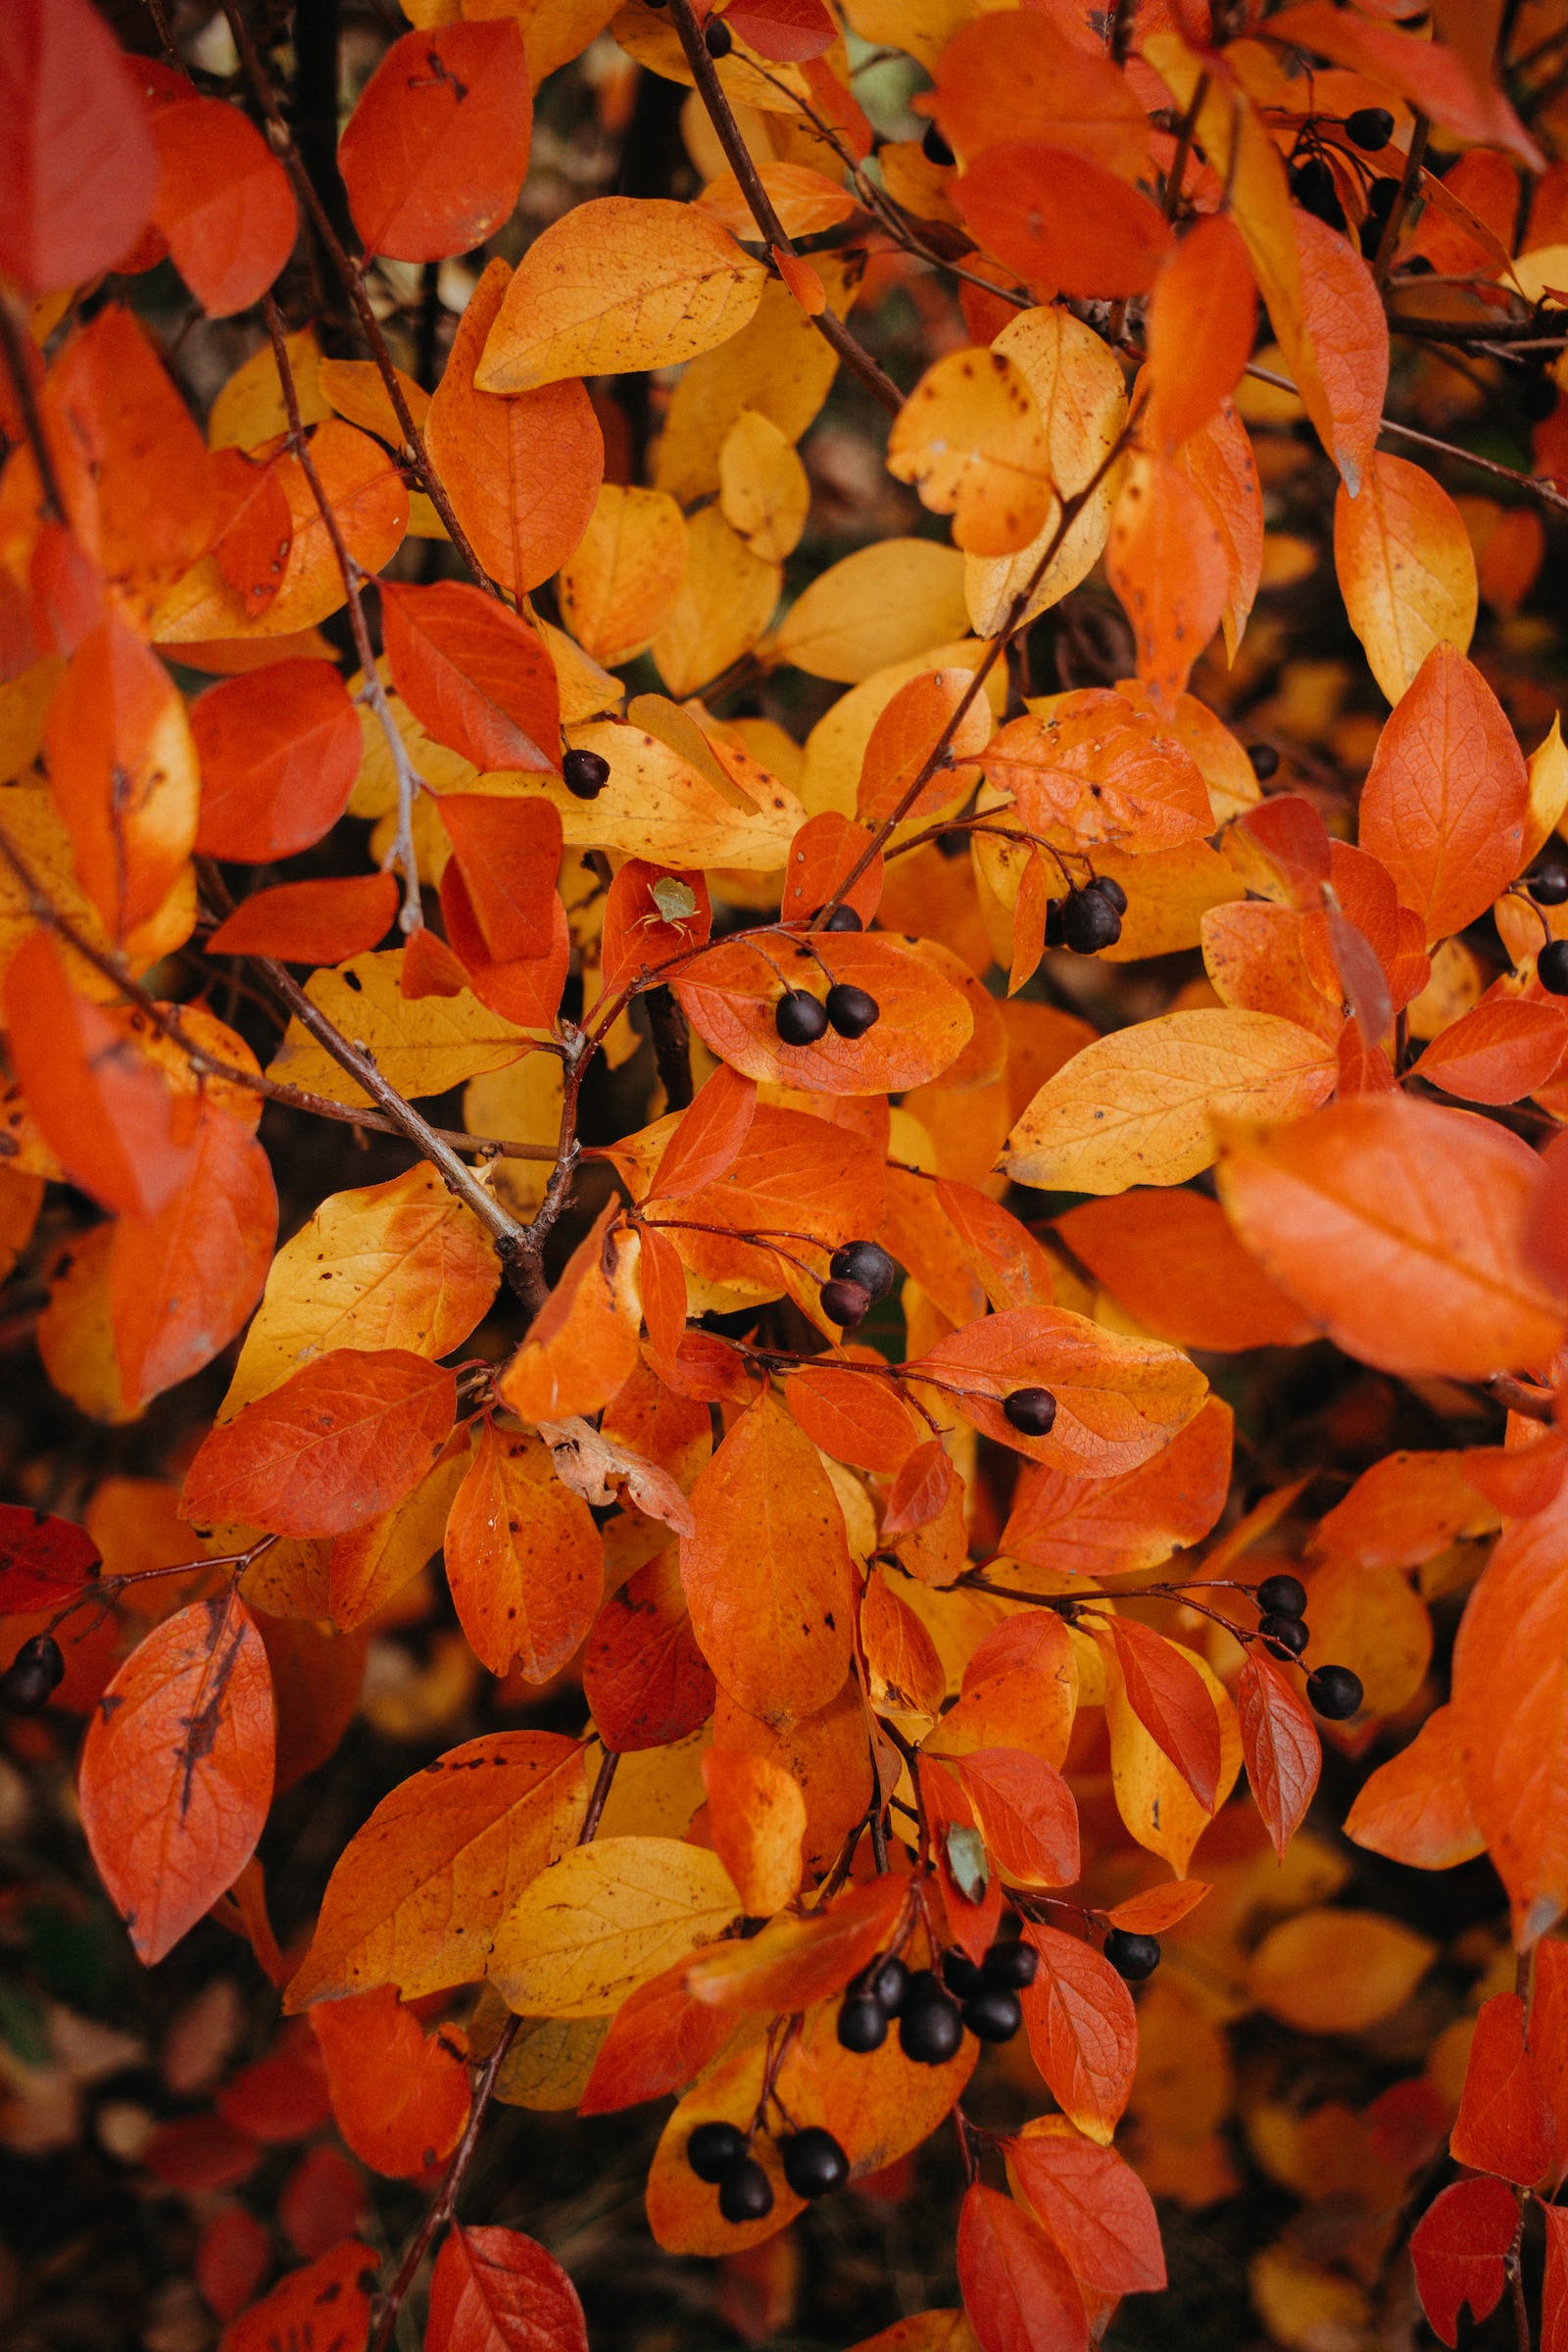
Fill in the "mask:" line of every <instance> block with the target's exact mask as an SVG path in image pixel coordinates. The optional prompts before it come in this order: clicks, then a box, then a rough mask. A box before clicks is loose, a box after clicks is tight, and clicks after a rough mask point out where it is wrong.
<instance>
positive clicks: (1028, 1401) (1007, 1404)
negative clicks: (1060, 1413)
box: [1002, 1389, 1056, 1438]
mask: <svg viewBox="0 0 1568 2352" xmlns="http://www.w3.org/2000/svg"><path fill="white" fill-rule="evenodd" d="M1002 1411H1003V1416H1004V1418H1005V1420H1007V1421H1010V1422H1011V1424H1012V1426H1013V1428H1014V1429H1015V1430H1017V1431H1018V1432H1019V1433H1020V1435H1021V1436H1023V1437H1026V1438H1044V1437H1048V1436H1049V1435H1050V1433H1051V1425H1052V1423H1053V1422H1054V1420H1055V1418H1056V1399H1055V1398H1054V1397H1053V1395H1052V1394H1051V1391H1050V1390H1049V1389H1014V1390H1013V1392H1012V1394H1011V1396H1010V1397H1004V1398H1003V1399H1002Z"/></svg>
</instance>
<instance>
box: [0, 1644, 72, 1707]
mask: <svg viewBox="0 0 1568 2352" xmlns="http://www.w3.org/2000/svg"><path fill="white" fill-rule="evenodd" d="M65 1671H66V1661H65V1659H64V1658H63V1657H62V1656H61V1654H60V1644H59V1642H57V1641H56V1640H55V1638H54V1636H53V1635H52V1634H33V1635H31V1636H30V1637H29V1639H28V1640H27V1641H25V1642H24V1643H23V1644H22V1647H21V1648H20V1649H19V1650H18V1652H17V1654H16V1656H15V1657H14V1658H13V1659H12V1661H11V1663H10V1665H9V1666H8V1667H7V1668H6V1670H5V1672H4V1674H0V1707H5V1708H9V1710H10V1712H11V1713H12V1714H13V1715H36V1714H38V1713H39V1711H40V1710H41V1709H42V1708H44V1707H46V1706H47V1705H48V1703H49V1693H50V1692H51V1691H54V1690H55V1689H57V1688H58V1686H59V1683H60V1681H61V1678H62V1676H63V1675H64V1674H65Z"/></svg>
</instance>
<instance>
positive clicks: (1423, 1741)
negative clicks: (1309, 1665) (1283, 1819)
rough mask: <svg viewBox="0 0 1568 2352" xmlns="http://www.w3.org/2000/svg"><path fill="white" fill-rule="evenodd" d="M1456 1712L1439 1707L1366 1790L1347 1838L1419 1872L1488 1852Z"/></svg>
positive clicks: (1445, 1867) (1354, 1807)
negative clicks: (1466, 1776) (1474, 1809)
mask: <svg viewBox="0 0 1568 2352" xmlns="http://www.w3.org/2000/svg"><path fill="white" fill-rule="evenodd" d="M1462 1763H1463V1759H1462V1756H1461V1754H1460V1750H1459V1745H1458V1738H1457V1733H1456V1729H1455V1721H1454V1712H1453V1709H1452V1708H1451V1707H1449V1706H1443V1707H1437V1708H1434V1710H1433V1712H1432V1713H1431V1714H1430V1715H1429V1716H1428V1717H1427V1720H1426V1722H1425V1723H1424V1724H1423V1725H1422V1726H1421V1729H1420V1730H1419V1732H1417V1734H1416V1736H1415V1738H1414V1739H1413V1740H1411V1742H1410V1744H1409V1746H1408V1747H1405V1748H1401V1749H1400V1751H1399V1753H1398V1754H1397V1756H1394V1757H1392V1758H1391V1759H1390V1761H1389V1762H1388V1763H1387V1764H1380V1765H1379V1766H1378V1768H1377V1770H1376V1772H1374V1773H1373V1774H1371V1776H1370V1777H1369V1778H1368V1779H1367V1780H1366V1781H1365V1782H1364V1783H1363V1784H1362V1787H1361V1789H1360V1790H1359V1792H1358V1794H1357V1796H1356V1799H1355V1802H1354V1804H1353V1805H1352V1806H1351V1807H1350V1810H1349V1813H1348V1816H1347V1817H1346V1823H1345V1834H1346V1836H1347V1837H1348V1838H1354V1840H1355V1842H1356V1844H1357V1845H1364V1846H1365V1847H1366V1848H1367V1850H1368V1852H1369V1853H1374V1854H1387V1855H1388V1856H1389V1858H1390V1860H1391V1861H1394V1862H1404V1863H1407V1864H1408V1865H1409V1866H1410V1867H1411V1868H1412V1869H1415V1870H1449V1869H1451V1868H1452V1867H1453V1865H1454V1864H1455V1863H1456V1862H1468V1861H1470V1860H1472V1859H1473V1857H1474V1856H1475V1855H1477V1854H1479V1853H1481V1852H1483V1851H1484V1850H1485V1845H1486V1840H1485V1839H1484V1838H1483V1837H1482V1835H1481V1832H1480V1831H1479V1830H1478V1829H1477V1828H1476V1825H1475V1819H1474V1816H1473V1815H1472V1813H1471V1811H1470V1802H1469V1798H1468V1797H1467V1795H1466V1793H1465V1786H1464V1780H1463V1775H1462Z"/></svg>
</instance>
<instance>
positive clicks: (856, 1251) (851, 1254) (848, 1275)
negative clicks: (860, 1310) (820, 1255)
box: [827, 1242, 899, 1299]
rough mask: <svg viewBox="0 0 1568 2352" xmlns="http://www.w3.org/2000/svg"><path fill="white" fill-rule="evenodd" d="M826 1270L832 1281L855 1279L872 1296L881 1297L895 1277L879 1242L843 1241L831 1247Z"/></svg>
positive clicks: (889, 1259)
mask: <svg viewBox="0 0 1568 2352" xmlns="http://www.w3.org/2000/svg"><path fill="white" fill-rule="evenodd" d="M827 1270H828V1272H829V1273H830V1274H831V1275H832V1277H833V1279H834V1281H835V1282H858V1284H859V1285H860V1288H861V1289H862V1290H865V1291H869V1292H870V1294H871V1296H872V1298H873V1299H885V1298H886V1297H887V1295H888V1293H889V1291H891V1290H892V1288H893V1285H894V1284H895V1283H896V1282H897V1280H898V1278H899V1269H898V1267H897V1266H896V1265H895V1264H894V1262H893V1260H892V1258H891V1257H889V1255H888V1253H887V1251H886V1250H884V1249H883V1247H882V1245H881V1243H880V1242H846V1243H845V1245H844V1247H843V1249H842V1250H834V1252H833V1255H832V1257H831V1258H830V1259H829V1261H828V1269H827Z"/></svg>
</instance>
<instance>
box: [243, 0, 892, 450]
mask: <svg viewBox="0 0 1568 2352" xmlns="http://www.w3.org/2000/svg"><path fill="white" fill-rule="evenodd" d="M224 5H225V6H226V7H230V8H231V7H232V5H233V0H224ZM669 16H670V22H671V24H672V25H674V27H675V30H676V32H677V33H678V34H679V35H680V45H681V47H682V49H683V50H684V51H685V53H686V63H687V64H688V66H690V68H691V70H692V78H693V80H694V81H695V82H696V84H697V94H698V96H699V97H700V98H701V99H702V102H703V104H704V106H705V107H706V108H707V110H708V117H709V121H710V122H711V123H712V125H713V129H714V132H715V133H716V135H717V138H718V143H719V145H720V146H721V147H722V148H723V150H724V153H725V155H726V157H727V158H728V160H729V167H730V170H731V171H732V172H734V174H735V177H736V180H737V182H738V183H739V186H740V190H741V193H742V195H743V196H744V197H745V199H746V201H747V204H748V205H749V206H750V207H751V213H752V218H753V220H754V221H756V222H757V225H758V227H759V229H760V231H761V233H762V236H763V238H764V240H765V242H766V243H767V244H768V245H769V246H771V247H772V248H774V250H775V251H777V252H779V253H782V254H786V255H788V256H790V257H791V258H792V259H793V258H794V256H795V245H794V242H793V240H792V239H791V238H790V236H789V234H788V232H787V231H786V229H785V227H784V223H783V221H780V219H779V217H778V215H777V213H776V212H775V211H774V209H773V205H772V201H771V199H770V198H769V196H768V193H767V190H766V189H765V188H764V187H763V185H762V181H761V176H760V173H759V172H758V169H757V166H756V164H755V163H754V162H753V161H752V153H751V149H750V148H749V147H748V146H747V144H746V141H745V140H744V139H743V138H742V136H741V131H740V125H739V123H737V122H736V120H735V117H734V114H733V112H732V110H731V107H730V103H729V100H728V99H727V98H726V97H725V95H724V88H723V84H722V83H721V82H720V80H719V78H718V73H717V71H716V70H715V68H714V65H713V61H712V59H711V57H710V56H709V54H708V49H707V46H706V44H705V42H704V40H703V34H702V27H701V25H699V24H698V21H697V12H696V10H695V9H694V8H693V6H692V0H669ZM811 324H812V325H813V326H814V327H815V328H816V331H817V333H818V334H819V335H821V336H822V337H823V339H824V341H826V342H828V343H830V344H831V345H832V346H833V349H834V350H835V351H836V352H837V353H838V355H839V358H840V359H841V360H842V361H843V362H844V365H845V366H846V368H849V369H850V370H851V372H852V373H853V374H855V375H858V377H859V379H860V381H861V383H862V384H864V386H865V388H866V390H867V391H868V392H870V393H871V394H872V395H873V397H874V398H875V399H877V400H879V401H880V402H881V403H882V406H883V407H884V408H885V409H887V410H888V411H889V412H890V413H891V414H892V415H893V416H895V417H896V416H897V415H898V413H899V411H900V409H902V408H903V406H904V395H903V393H902V392H901V391H900V390H899V387H898V385H897V384H896V383H895V382H894V381H893V378H892V376H891V375H889V374H888V372H887V370H886V368H882V367H880V366H879V365H878V363H877V362H876V361H875V360H874V359H872V357H871V354H870V353H869V352H868V351H867V350H865V349H864V347H863V346H862V345H861V344H860V343H859V342H858V341H857V339H856V337H855V336H854V335H852V334H851V332H850V330H849V328H848V327H847V326H846V325H845V323H844V321H843V319H840V318H838V317H837V316H836V315H835V314H834V313H833V312H832V311H831V310H826V311H822V312H819V313H818V314H817V315H816V317H814V318H813V319H812V320H811Z"/></svg>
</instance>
